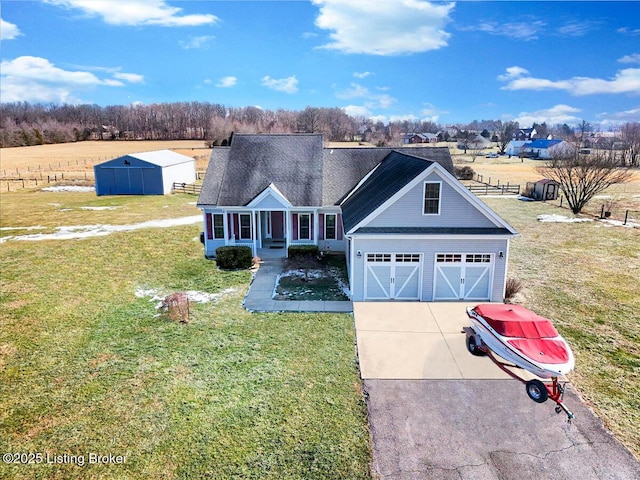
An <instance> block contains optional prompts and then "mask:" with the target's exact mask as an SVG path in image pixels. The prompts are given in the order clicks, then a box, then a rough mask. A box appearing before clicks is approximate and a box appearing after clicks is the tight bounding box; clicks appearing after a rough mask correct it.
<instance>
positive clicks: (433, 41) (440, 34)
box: [312, 0, 454, 55]
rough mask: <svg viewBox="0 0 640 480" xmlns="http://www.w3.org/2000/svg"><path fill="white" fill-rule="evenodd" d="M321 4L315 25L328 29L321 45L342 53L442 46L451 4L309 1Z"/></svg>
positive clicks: (408, 50) (413, 50)
mask: <svg viewBox="0 0 640 480" xmlns="http://www.w3.org/2000/svg"><path fill="white" fill-rule="evenodd" d="M312 3H313V4H315V5H317V6H319V7H320V14H319V15H318V17H317V18H316V22H315V24H316V26H317V27H318V28H321V29H323V30H329V31H330V32H331V33H330V34H329V37H330V38H331V41H330V42H329V43H327V44H326V45H324V46H323V47H322V48H327V49H332V50H339V51H341V52H343V53H361V54H368V55H406V54H411V53H416V52H426V51H429V50H437V49H439V48H442V47H445V46H446V45H447V41H448V39H449V37H450V34H449V33H447V32H445V31H444V27H445V26H446V25H447V24H448V23H449V21H450V19H449V14H450V12H451V11H452V10H453V7H454V4H453V3H447V4H441V3H430V2H425V1H423V0H386V1H384V2H377V3H375V5H374V4H372V3H371V2H370V1H369V0H312Z"/></svg>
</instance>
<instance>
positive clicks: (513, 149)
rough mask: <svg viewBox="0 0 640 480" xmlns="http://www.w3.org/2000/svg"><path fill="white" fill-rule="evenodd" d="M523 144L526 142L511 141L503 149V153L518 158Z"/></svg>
mask: <svg viewBox="0 0 640 480" xmlns="http://www.w3.org/2000/svg"><path fill="white" fill-rule="evenodd" d="M525 143H527V140H511V141H510V142H509V143H508V144H507V147H506V148H505V149H504V153H506V154H507V155H509V156H518V155H520V149H521V148H522V146H523V145H524V144H525Z"/></svg>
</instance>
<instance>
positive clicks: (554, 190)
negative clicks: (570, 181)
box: [524, 178, 560, 200]
mask: <svg viewBox="0 0 640 480" xmlns="http://www.w3.org/2000/svg"><path fill="white" fill-rule="evenodd" d="M559 193H560V184H559V183H558V182H556V181H555V180H551V179H549V178H543V179H540V180H538V181H537V182H527V185H526V187H525V192H524V196H525V197H529V198H532V199H534V200H557V199H558V194H559Z"/></svg>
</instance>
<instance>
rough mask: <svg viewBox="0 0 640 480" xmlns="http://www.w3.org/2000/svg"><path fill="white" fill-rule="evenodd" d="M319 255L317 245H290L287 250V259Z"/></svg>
mask: <svg viewBox="0 0 640 480" xmlns="http://www.w3.org/2000/svg"><path fill="white" fill-rule="evenodd" d="M319 254H320V251H319V250H318V246H317V245H291V246H289V249H288V250H287V256H288V257H289V258H299V257H314V258H315V257H317V256H318V255H319Z"/></svg>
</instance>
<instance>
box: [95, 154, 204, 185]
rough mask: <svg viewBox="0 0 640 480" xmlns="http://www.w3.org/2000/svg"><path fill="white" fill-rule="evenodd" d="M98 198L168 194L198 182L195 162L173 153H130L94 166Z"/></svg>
mask: <svg viewBox="0 0 640 480" xmlns="http://www.w3.org/2000/svg"><path fill="white" fill-rule="evenodd" d="M93 169H94V173H95V178H96V194H97V195H165V194H168V193H171V189H172V186H173V184H174V183H187V184H188V183H193V182H195V180H196V168H195V160H194V159H193V158H191V157H187V156H186V155H180V154H179V153H176V152H172V151H171V150H157V151H153V152H143V153H130V154H129V155H124V156H122V157H118V158H114V159H112V160H108V161H106V162H104V163H100V164H98V165H96V166H95V167H93Z"/></svg>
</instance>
